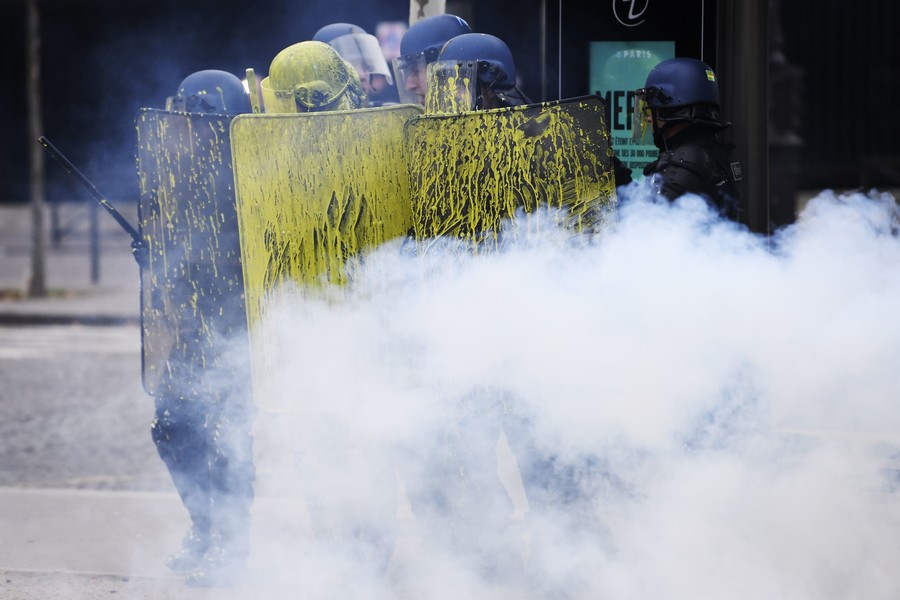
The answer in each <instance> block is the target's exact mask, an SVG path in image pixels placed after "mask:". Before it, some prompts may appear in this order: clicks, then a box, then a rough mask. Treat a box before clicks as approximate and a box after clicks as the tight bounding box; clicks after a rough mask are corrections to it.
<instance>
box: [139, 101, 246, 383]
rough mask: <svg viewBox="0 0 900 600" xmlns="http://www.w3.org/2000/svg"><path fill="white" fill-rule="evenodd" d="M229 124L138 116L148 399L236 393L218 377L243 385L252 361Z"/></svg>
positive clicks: (182, 116) (155, 113)
mask: <svg viewBox="0 0 900 600" xmlns="http://www.w3.org/2000/svg"><path fill="white" fill-rule="evenodd" d="M230 120H231V118H230V117H227V116H224V115H199V114H187V113H178V112H168V111H161V110H154V109H142V110H141V111H140V112H139V113H138V114H137V116H136V118H135V127H136V129H137V170H138V177H139V188H140V205H139V206H140V223H141V235H142V237H143V239H144V242H145V243H146V244H147V246H148V249H149V265H148V268H144V269H142V271H141V275H142V281H141V321H142V340H143V345H142V347H143V384H144V388H145V389H146V391H147V392H148V393H150V394H154V395H155V394H165V395H166V396H168V397H170V398H183V399H205V400H217V399H220V398H221V396H222V395H223V394H224V393H226V390H227V391H233V389H234V388H235V386H234V385H231V384H228V385H224V384H223V382H222V381H221V374H222V372H223V371H227V372H228V373H230V374H231V375H232V376H233V377H234V378H235V381H236V382H237V383H240V381H239V379H240V376H239V369H240V366H241V365H247V364H249V362H248V361H249V358H248V357H246V356H243V354H246V340H245V335H246V328H247V326H246V311H245V308H244V303H243V299H242V292H243V281H242V273H241V261H240V243H239V239H238V227H237V212H236V211H235V200H234V176H233V171H232V166H231V144H230V139H229V124H230ZM242 340H243V343H241V342H242ZM230 342H234V345H232V344H231V343H230ZM247 377H249V375H248V376H247ZM217 378H218V379H219V380H217Z"/></svg>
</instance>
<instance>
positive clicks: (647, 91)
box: [633, 57, 731, 136]
mask: <svg viewBox="0 0 900 600" xmlns="http://www.w3.org/2000/svg"><path fill="white" fill-rule="evenodd" d="M647 109H650V110H653V111H655V112H656V113H657V114H658V115H659V118H660V119H662V120H664V121H665V122H666V124H667V125H666V126H668V124H669V123H675V122H683V121H687V122H690V123H698V124H702V125H706V126H709V127H713V128H716V129H724V128H726V127H728V126H730V125H731V124H730V123H728V122H727V121H725V120H723V119H722V118H721V116H720V114H719V110H720V103H719V85H718V83H717V81H716V74H715V73H714V72H713V70H712V68H711V67H710V66H709V65H707V64H706V63H704V62H703V61H701V60H697V59H696V58H687V57H679V58H670V59H668V60H664V61H662V62H661V63H659V64H657V65H656V66H655V67H653V69H651V70H650V73H649V74H648V75H647V81H646V83H645V84H644V87H643V88H641V89H639V90H637V91H636V93H635V108H634V118H635V125H634V128H633V132H634V134H635V136H638V135H640V136H643V131H644V129H645V125H646V120H645V118H644V116H643V115H644V113H645V112H646V110H647ZM639 120H640V121H641V122H640V123H639V122H638V121H639Z"/></svg>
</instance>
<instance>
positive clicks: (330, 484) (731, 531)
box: [254, 184, 900, 600]
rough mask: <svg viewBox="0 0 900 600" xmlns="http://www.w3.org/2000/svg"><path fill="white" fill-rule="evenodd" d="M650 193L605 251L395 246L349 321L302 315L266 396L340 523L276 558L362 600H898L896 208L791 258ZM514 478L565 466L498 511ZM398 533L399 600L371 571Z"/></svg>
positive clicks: (346, 303)
mask: <svg viewBox="0 0 900 600" xmlns="http://www.w3.org/2000/svg"><path fill="white" fill-rule="evenodd" d="M629 191H630V195H629V197H628V199H627V201H626V202H624V203H623V204H622V206H621V208H620V210H619V213H618V218H617V222H616V223H615V224H614V225H613V226H612V227H611V228H609V229H608V230H606V231H604V232H602V233H601V234H600V235H597V236H595V237H593V238H590V239H588V238H583V237H577V236H575V237H573V236H572V235H571V234H566V233H564V232H561V231H559V230H557V229H555V228H554V227H552V226H551V225H549V224H547V225H546V226H543V227H538V228H535V229H539V230H540V231H541V233H540V234H535V233H529V234H521V235H519V236H518V237H517V238H516V239H514V240H510V241H509V242H508V243H507V245H506V247H505V249H504V250H503V251H501V252H495V253H482V254H477V255H471V254H467V253H461V252H455V251H453V250H452V248H449V245H448V248H447V249H446V251H443V250H437V249H435V250H433V251H431V252H429V253H428V254H427V255H425V256H420V257H418V258H416V257H412V256H410V255H409V253H408V252H406V251H404V250H403V249H402V248H401V246H400V245H391V244H388V245H386V246H384V247H381V248H379V249H378V250H376V251H374V252H373V253H371V254H370V255H369V256H368V257H367V258H366V260H365V262H364V264H362V265H360V266H359V269H358V271H357V272H356V273H355V275H354V283H353V284H352V285H351V286H350V287H349V289H347V290H344V291H343V292H341V294H340V296H341V298H340V300H338V301H333V300H332V301H329V300H326V299H316V298H312V297H309V296H307V297H305V298H304V299H302V300H301V299H299V298H298V297H297V296H291V295H289V294H288V295H287V296H286V297H285V298H283V299H282V304H281V305H280V308H279V309H277V310H274V309H273V310H272V311H271V312H270V313H269V315H268V318H267V321H266V323H264V324H263V326H262V329H261V331H262V332H263V335H262V338H264V339H265V340H266V344H271V345H272V347H273V348H277V352H276V353H275V355H277V357H278V359H277V360H275V361H273V363H271V365H270V366H271V367H273V368H272V369H271V370H270V371H269V372H267V373H266V377H267V381H268V384H269V385H270V387H269V388H268V389H269V390H270V392H271V391H274V393H271V395H267V396H266V397H259V398H257V400H258V402H259V403H260V404H261V406H262V410H263V414H268V415H269V417H267V418H266V419H265V422H266V423H269V424H270V425H269V426H271V424H274V423H280V424H281V426H282V427H284V429H283V431H284V432H286V434H285V435H283V436H282V437H281V438H280V439H281V442H279V443H285V444H286V445H285V446H284V447H282V448H281V449H279V451H278V452H280V453H281V454H282V455H287V454H291V455H292V456H294V457H296V458H297V463H296V464H297V465H298V470H297V471H296V473H295V474H294V475H296V476H297V477H298V478H299V480H300V482H301V483H300V485H301V486H303V487H304V488H305V489H306V490H307V491H308V492H311V493H312V496H314V497H316V498H318V499H319V500H320V501H321V503H322V512H321V513H318V512H316V510H315V509H310V511H309V515H310V522H311V524H312V526H313V529H316V528H317V527H319V526H320V525H322V523H320V524H319V525H317V524H316V523H315V522H314V521H316V520H318V519H319V518H323V515H327V516H328V518H329V519H331V520H330V521H329V522H328V527H321V529H322V530H323V531H324V530H327V531H324V533H322V532H320V533H322V537H321V538H320V539H321V540H323V541H322V542H321V543H320V544H319V545H318V548H315V547H314V545H313V544H312V542H311V540H304V542H303V545H304V547H305V548H306V550H307V551H308V552H309V553H310V554H309V556H308V557H306V558H304V559H301V558H298V556H296V555H290V554H285V553H284V552H274V551H271V550H272V548H271V547H267V545H266V541H265V540H264V539H261V538H260V539H258V540H257V543H256V545H255V547H254V556H255V557H257V558H259V559H260V560H262V561H264V562H265V563H266V564H275V565H279V566H278V567H276V569H275V570H276V571H277V572H279V573H281V574H282V577H283V578H284V577H287V576H286V575H284V574H285V573H290V574H291V575H292V576H296V577H297V579H296V580H295V581H294V583H293V584H292V585H293V586H294V587H293V588H292V589H295V590H296V589H297V587H296V586H298V585H299V586H301V587H302V588H303V589H308V590H316V589H321V590H330V591H331V592H334V591H335V590H336V589H339V586H342V585H350V586H358V588H354V589H351V590H344V591H348V592H352V593H351V595H353V596H354V597H359V598H368V597H371V598H381V597H404V595H406V596H407V597H422V598H451V597H452V598H459V597H470V598H478V597H483V598H491V597H502V594H498V591H497V589H498V588H492V587H491V586H493V585H499V586H500V589H505V590H516V589H518V592H509V593H511V594H512V595H511V596H510V597H523V596H524V595H525V594H526V592H527V591H530V592H533V593H534V594H535V596H534V597H548V595H549V594H551V593H552V592H553V591H554V590H556V591H559V590H565V591H566V592H567V593H570V594H572V597H585V598H588V597H594V598H596V597H610V598H647V597H666V598H697V597H701V598H703V597H707V598H708V597H728V598H736V599H740V598H748V599H749V598H760V597H778V598H796V599H803V600H807V599H810V598H847V597H860V598H869V599H875V598H895V597H897V594H898V592H900V580H898V579H897V577H896V566H897V561H898V558H900V495H898V491H897V490H898V471H900V458H898V457H900V455H898V446H900V408H898V403H897V398H898V397H900V376H898V371H897V367H896V366H897V364H900V318H898V317H900V314H898V312H900V270H898V268H897V266H898V265H900V239H898V235H897V227H898V210H897V204H896V201H895V200H894V198H893V197H891V196H889V195H878V194H874V193H873V194H870V195H863V194H850V195H842V196H838V195H835V194H832V193H830V192H825V193H822V194H820V195H819V196H818V197H816V198H814V199H813V200H811V201H810V202H809V203H808V204H807V205H806V207H805V208H804V210H803V212H802V214H801V215H800V217H799V219H798V221H797V223H796V224H794V225H791V226H789V227H787V228H785V229H783V230H782V231H780V232H778V233H777V234H775V235H774V236H771V237H769V238H765V237H761V236H758V235H754V234H751V233H749V232H748V231H746V230H745V229H743V228H741V227H739V226H736V225H734V224H731V223H729V222H724V221H722V220H720V219H719V218H718V217H716V216H715V215H714V214H713V213H712V212H710V210H709V209H708V208H707V207H706V205H705V204H704V203H703V202H701V201H700V200H699V199H698V198H695V197H685V198H683V199H682V200H681V201H679V202H677V203H675V204H674V205H669V204H666V203H660V202H656V201H652V200H649V199H648V198H647V195H646V192H645V190H644V188H643V187H642V186H641V185H638V184H633V185H632V187H631V188H630V189H629ZM548 223H549V222H548ZM267 405H268V408H267ZM273 415H274V418H270V417H272V416H273ZM498 415H499V416H498ZM261 422H262V421H261ZM498 423H500V424H502V425H503V426H504V427H505V428H506V431H505V439H506V440H507V447H508V448H510V449H511V452H509V451H505V450H504V444H503V443H502V442H501V444H500V445H499V446H498V448H499V454H495V452H494V446H493V443H494V442H495V441H496V440H497V437H496V434H497V432H498V428H499V426H498ZM258 427H260V431H259V432H258V434H257V435H258V437H259V439H260V440H262V441H263V442H265V441H266V440H267V438H272V437H273V436H272V430H269V431H266V430H265V429H263V428H262V426H258ZM485 442H488V443H485ZM523 448H526V449H527V451H523V450H522V449H523ZM504 452H507V454H506V456H507V458H506V459H505V460H506V461H507V462H505V463H504V458H503V456H504ZM497 456H500V463H501V471H504V469H506V471H508V467H504V466H503V465H504V464H506V465H509V464H511V463H510V462H508V461H509V456H514V457H516V459H517V460H518V461H519V466H520V467H523V466H526V465H525V462H527V461H528V460H530V458H529V457H531V458H533V457H534V456H539V457H544V458H551V459H552V460H549V461H545V463H544V466H546V465H547V464H551V465H552V469H550V470H549V471H548V470H546V469H545V470H543V471H542V470H540V469H529V468H525V469H522V476H521V477H519V475H518V474H514V475H513V476H512V477H509V474H508V472H507V473H506V474H505V475H504V477H505V478H506V479H505V482H506V484H507V485H508V486H509V496H508V497H504V498H498V496H497V495H496V494H494V493H488V492H486V491H485V490H487V489H488V488H489V484H485V485H484V486H481V485H480V483H483V482H485V481H487V480H488V479H490V474H491V472H492V471H493V470H494V469H496V468H497V467H496V464H497V463H496V462H495V461H497ZM467 461H468V462H467ZM460 464H462V465H463V466H460ZM263 470H264V467H263ZM551 471H552V473H554V474H555V475H556V476H557V478H556V480H555V481H557V483H558V482H560V481H562V482H563V486H562V488H557V489H556V491H555V492H554V493H553V494H550V495H548V496H546V497H543V496H541V494H543V493H544V492H546V491H547V490H546V489H545V488H542V486H541V484H540V482H541V477H542V476H545V477H546V476H547V474H548V473H549V472H551ZM386 473H387V475H385V474H386ZM390 473H397V474H399V478H400V481H401V485H402V486H403V487H402V488H401V489H402V490H406V492H407V497H408V499H409V500H410V505H409V509H410V510H409V514H408V515H407V517H405V518H401V519H400V521H399V523H395V522H394V516H395V514H400V515H401V517H403V510H401V511H400V513H396V507H395V506H394V504H393V503H394V502H395V501H396V499H395V497H394V496H393V494H394V493H395V492H396V484H395V483H394V481H393V477H392V476H391V475H390ZM560 474H563V475H564V476H562V477H559V475H560ZM480 477H484V479H479V478H480ZM462 481H466V482H469V487H468V488H466V486H465V485H463V484H460V483H459V482H462ZM386 482H387V483H386ZM522 482H524V486H525V489H526V490H529V489H531V490H536V491H535V492H533V493H534V495H531V496H530V497H529V498H528V500H527V501H526V500H524V499H523V497H522V494H521V488H520V487H519V486H520V485H521V483H522ZM266 485H268V484H266ZM448 488H452V490H451V491H450V492H446V490H447V489H448ZM436 490H443V491H436ZM460 490H462V491H460ZM560 490H562V491H560ZM413 491H414V492H413ZM531 493H532V492H529V494H531ZM436 497H440V498H443V499H445V500H446V499H447V498H449V501H448V503H447V504H446V506H449V509H448V510H449V511H450V512H451V513H453V514H454V515H455V517H454V518H453V519H450V520H444V516H442V513H440V511H437V512H435V513H432V512H430V509H431V508H432V507H433V506H432V505H430V504H429V502H430V501H432V500H434V498H436ZM419 500H421V502H422V503H419V502H418V501H419ZM545 500H549V501H545ZM554 500H555V501H554ZM479 503H481V504H479ZM293 509H296V507H293V508H291V507H285V509H284V510H286V511H287V510H293ZM525 511H527V512H525ZM523 513H524V514H525V519H524V520H522V519H520V518H518V517H521V515H522V514H523ZM410 514H411V515H413V516H414V518H408V517H409V515H410ZM317 515H318V516H317ZM498 515H499V517H498ZM510 515H513V518H512V519H511V520H510V519H508V517H509V516H510ZM494 521H501V522H502V524H501V525H497V524H496V522H494ZM366 531H368V532H375V533H374V534H373V535H371V536H368V537H367V536H366V535H361V532H366ZM336 532H337V533H336ZM393 532H396V533H397V534H398V535H399V540H400V541H399V545H398V548H397V550H396V552H395V553H394V556H393V559H392V560H391V563H390V569H389V577H388V582H380V580H379V579H378V577H377V576H375V575H372V576H371V577H368V576H367V575H366V573H364V572H362V571H360V570H359V569H357V568H353V570H351V571H349V573H352V574H348V572H347V569H351V567H350V565H357V566H358V565H360V564H370V563H371V562H378V561H377V560H376V561H369V562H368V563H367V562H366V561H365V559H364V558H365V556H366V554H365V553H366V552H368V551H369V550H367V548H369V549H370V548H376V547H377V546H378V540H379V539H388V538H390V536H391V535H392V533H393ZM380 536H384V537H380ZM360 538H361V539H363V540H364V542H354V541H352V540H357V539H360ZM372 552H373V553H374V554H377V552H378V550H377V549H376V550H373V551H372ZM501 555H502V556H501ZM361 556H363V557H364V558H363V559H360V557H361ZM367 556H369V557H371V556H372V554H369V555H367ZM498 556H499V557H498ZM313 557H314V558H313ZM313 561H314V562H313ZM522 565H525V566H524V567H523V566H522ZM374 572H375V570H373V573H374ZM266 581H267V582H268V585H272V586H276V585H277V584H278V583H279V581H278V578H269V579H267V580H266ZM337 581H341V582H342V583H340V584H338V583H336V582H337ZM348 582H352V583H348ZM517 586H518V587H517Z"/></svg>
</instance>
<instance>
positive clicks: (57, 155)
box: [38, 136, 141, 244]
mask: <svg viewBox="0 0 900 600" xmlns="http://www.w3.org/2000/svg"><path fill="white" fill-rule="evenodd" d="M38 141H39V142H40V143H41V146H43V147H44V149H45V150H46V151H47V152H49V153H50V156H52V157H53V158H54V159H56V161H57V162H58V163H59V164H61V165H62V166H63V168H64V169H65V170H66V171H68V172H69V174H70V175H73V176H74V177H75V179H77V180H78V181H79V183H81V185H82V186H84V188H85V189H86V190H87V191H89V192H90V193H91V195H92V196H93V197H94V198H96V200H97V202H99V203H100V206H102V207H103V208H105V209H106V211H107V212H108V213H109V214H111V215H112V216H113V219H115V220H116V222H117V223H118V224H119V225H121V226H122V229H124V230H125V231H126V233H128V235H130V236H131V239H133V240H134V241H135V242H137V243H139V244H140V243H141V234H140V233H138V232H137V230H136V229H135V228H134V227H132V226H131V223H129V222H128V221H127V220H126V219H125V217H123V216H122V213H120V212H119V211H117V210H116V209H115V207H114V206H113V205H112V204H110V203H109V200H107V199H106V198H105V197H104V196H103V194H101V193H100V191H99V190H98V189H97V188H96V187H94V184H93V183H91V182H90V181H89V180H88V178H87V177H85V176H84V175H83V174H82V173H81V171H79V170H78V169H76V168H75V165H73V164H72V163H71V162H69V159H68V158H66V157H65V156H63V153H62V152H60V151H59V150H57V149H56V146H54V145H53V144H51V143H50V140H48V139H47V138H45V137H44V136H41V137H39V138H38Z"/></svg>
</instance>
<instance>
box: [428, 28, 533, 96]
mask: <svg viewBox="0 0 900 600" xmlns="http://www.w3.org/2000/svg"><path fill="white" fill-rule="evenodd" d="M454 65H456V66H455V67H454ZM464 65H469V67H470V68H474V74H475V78H476V79H477V81H478V82H479V84H480V86H481V88H482V89H477V90H474V93H475V98H476V99H477V100H476V103H475V105H474V108H483V106H481V105H480V104H479V102H478V100H480V96H481V94H482V93H483V89H484V88H486V89H490V90H491V91H492V92H493V93H494V95H495V96H497V99H498V100H499V103H500V104H501V105H503V106H519V105H522V104H530V103H531V100H530V99H529V98H528V97H527V96H526V95H525V94H524V93H523V92H522V91H521V90H520V89H519V88H518V87H517V86H516V63H515V61H514V60H513V55H512V52H511V51H510V49H509V46H507V45H506V43H505V42H504V41H503V40H501V39H500V38H498V37H496V36H493V35H490V34H487V33H464V34H462V35H458V36H456V37H454V38H453V39H451V40H449V41H448V42H447V43H446V44H444V47H443V48H442V49H441V53H440V55H439V56H438V60H437V65H436V67H435V70H436V71H441V70H445V69H455V70H458V69H460V68H462V67H463V66H464Z"/></svg>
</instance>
